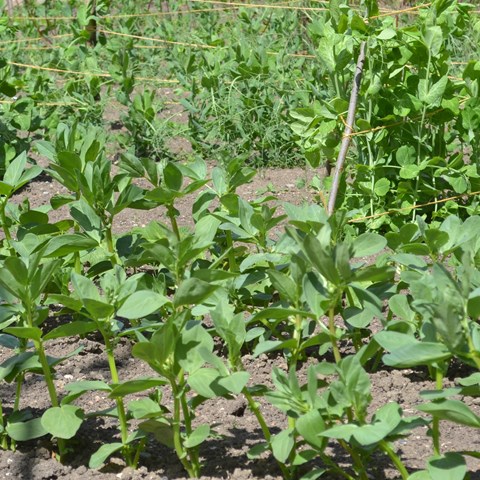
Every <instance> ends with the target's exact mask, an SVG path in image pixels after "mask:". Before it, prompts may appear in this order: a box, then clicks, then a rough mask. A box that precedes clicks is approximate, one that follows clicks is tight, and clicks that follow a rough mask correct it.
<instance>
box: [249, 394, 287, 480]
mask: <svg viewBox="0 0 480 480" xmlns="http://www.w3.org/2000/svg"><path fill="white" fill-rule="evenodd" d="M242 393H243V395H244V396H245V398H246V400H247V403H248V408H249V409H250V411H251V412H252V413H253V414H254V415H255V417H256V419H257V422H258V424H259V425H260V428H261V429H262V433H263V437H264V438H265V440H266V441H267V443H270V440H271V438H272V434H271V433H270V429H269V428H268V425H267V422H266V421H265V418H264V417H263V415H262V412H261V411H260V408H259V406H258V403H257V402H256V401H255V399H254V398H253V397H252V395H251V393H250V392H249V391H248V389H247V388H246V387H245V388H244V389H243V390H242ZM277 464H278V466H279V468H280V470H281V472H282V476H283V478H284V479H286V480H288V479H290V478H291V474H290V471H289V469H288V468H287V466H286V465H285V464H284V463H282V462H279V461H278V460H277Z"/></svg>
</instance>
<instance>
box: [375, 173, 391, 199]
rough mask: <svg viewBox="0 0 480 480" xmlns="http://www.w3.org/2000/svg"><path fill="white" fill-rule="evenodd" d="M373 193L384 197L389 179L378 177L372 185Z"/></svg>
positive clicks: (388, 185)
mask: <svg viewBox="0 0 480 480" xmlns="http://www.w3.org/2000/svg"><path fill="white" fill-rule="evenodd" d="M373 191H374V192H375V195H377V196H379V197H384V196H385V195H386V194H387V193H388V192H389V191H390V181H389V180H388V179H387V178H385V177H384V178H380V179H379V180H377V181H376V182H375V186H374V187H373Z"/></svg>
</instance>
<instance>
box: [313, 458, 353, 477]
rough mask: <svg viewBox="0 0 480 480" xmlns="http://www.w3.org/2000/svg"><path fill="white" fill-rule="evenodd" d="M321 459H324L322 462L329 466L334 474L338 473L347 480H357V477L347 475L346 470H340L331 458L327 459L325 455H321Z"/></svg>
mask: <svg viewBox="0 0 480 480" xmlns="http://www.w3.org/2000/svg"><path fill="white" fill-rule="evenodd" d="M319 457H320V458H321V459H322V462H323V463H325V465H328V467H329V468H330V470H332V471H333V472H335V473H337V474H338V475H341V476H342V477H345V478H346V479H347V480H356V478H355V477H352V476H351V475H350V474H349V473H347V472H346V471H345V470H343V469H342V468H340V467H339V466H338V465H337V464H336V463H335V462H333V461H332V460H330V458H328V457H327V455H325V454H324V453H320V454H319Z"/></svg>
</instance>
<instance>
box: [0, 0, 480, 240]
mask: <svg viewBox="0 0 480 480" xmlns="http://www.w3.org/2000/svg"><path fill="white" fill-rule="evenodd" d="M304 3H305V5H304V7H305V8H306V9H313V10H305V11H302V10H300V9H293V10H282V9H278V10H277V9H268V8H263V9H261V8H257V9H253V8H236V9H235V10H234V11H232V10H224V7H222V6H218V8H216V9H215V8H213V7H212V5H211V4H208V3H206V4H203V3H197V2H195V4H194V5H192V6H191V7H192V9H197V10H198V12H197V13H195V14H193V13H190V12H187V13H188V14H182V7H181V5H180V4H176V3H175V2H173V3H172V4H171V5H170V6H169V11H168V12H161V13H163V14H168V15H167V16H166V17H165V16H156V15H151V16H148V15H147V16H136V15H135V13H136V12H137V10H135V8H136V7H137V4H136V2H135V3H133V2H125V5H123V6H122V10H121V13H119V12H118V11H117V10H116V7H114V6H113V5H111V4H110V3H109V2H97V3H96V10H95V12H96V15H97V17H91V16H89V12H90V10H89V8H90V7H86V6H85V5H83V7H82V8H80V7H78V6H77V7H75V5H74V2H73V3H72V4H68V5H66V4H64V3H63V2H62V4H58V5H57V3H55V2H53V3H52V4H51V5H50V10H49V15H50V16H54V15H64V16H65V15H66V16H67V17H68V16H69V15H73V16H74V17H76V19H77V20H76V22H70V23H69V24H68V29H67V28H66V23H65V21H61V20H59V21H56V22H53V21H51V22H48V25H49V28H48V29H47V30H46V31H45V33H44V34H45V35H53V34H55V35H65V34H68V35H70V36H68V37H67V38H66V39H65V40H64V39H63V38H62V39H58V40H57V39H55V38H52V40H50V41H51V42H52V43H54V44H53V45H50V46H49V45H48V44H47V47H48V48H47V49H44V48H43V47H42V49H40V50H33V51H30V50H28V49H25V48H24V45H23V43H12V44H10V43H8V46H7V47H5V48H7V49H8V51H9V55H8V56H5V58H6V59H7V58H8V59H9V60H11V61H14V62H17V63H18V62H23V63H25V64H32V65H41V66H44V67H51V68H57V69H61V70H68V71H74V72H82V71H86V72H91V74H89V75H87V76H83V75H82V76H78V75H77V76H75V75H69V76H67V77H66V78H65V80H66V83H65V85H64V86H63V88H62V89H61V90H59V88H58V87H59V85H58V82H57V81H54V80H53V79H52V76H51V74H50V73H49V72H45V71H42V70H35V69H33V70H31V69H30V70H29V69H23V68H20V67H18V66H15V65H12V64H9V63H8V60H7V62H6V63H3V65H2V68H1V69H0V71H1V72H3V73H2V76H3V78H4V81H3V83H2V85H3V87H2V91H3V93H4V94H6V95H9V96H13V95H16V93H17V90H18V91H19V93H21V94H23V97H22V98H21V99H20V100H17V101H16V102H14V103H13V104H12V105H10V106H8V105H7V106H4V111H5V113H4V116H3V118H4V121H3V126H2V128H3V130H4V133H3V136H4V138H8V139H9V142H8V146H4V147H3V149H4V150H5V151H4V152H1V158H0V163H1V164H3V167H2V168H5V166H6V165H7V164H8V162H9V161H11V160H12V159H13V158H14V157H15V156H16V155H18V154H19V153H20V152H22V151H28V148H29V145H31V142H28V141H26V140H25V138H24V135H23V134H20V133H19V131H21V132H28V134H29V136H30V137H34V136H35V135H45V136H46V137H47V138H49V137H51V136H53V135H54V131H55V129H56V126H57V125H58V123H59V122H61V121H64V120H65V119H66V118H71V117H72V116H74V117H75V118H77V119H78V120H79V121H81V122H88V123H94V124H99V125H102V124H105V122H106V116H107V117H108V115H111V110H112V108H116V107H112V106H109V105H112V102H120V103H121V104H122V106H121V108H120V110H121V111H123V113H121V114H120V115H117V116H118V120H119V121H120V122H121V125H123V126H124V127H125V128H126V130H127V134H124V133H123V132H119V133H116V132H115V131H114V132H112V138H111V139H110V140H109V143H112V142H113V144H114V145H117V146H119V148H121V149H122V150H124V149H127V150H129V151H131V152H132V153H134V154H135V155H137V156H150V157H156V158H158V159H161V158H170V159H173V158H175V154H174V153H173V152H172V150H171V143H170V142H169V139H170V140H171V139H172V138H179V137H183V138H186V139H187V140H188V141H189V142H190V144H191V145H192V148H193V155H195V156H197V157H199V158H202V159H204V160H210V159H215V160H216V161H221V162H223V161H226V162H228V161H229V159H230V158H232V157H242V158H244V159H245V160H246V161H247V162H248V163H249V164H250V165H252V166H254V167H256V168H258V167H263V166H270V167H277V166H293V165H300V164H303V163H304V162H305V158H306V160H307V161H308V162H309V164H310V165H311V166H313V167H314V168H317V167H318V166H320V165H322V164H326V165H327V166H330V167H331V166H334V164H335V160H336V158H337V156H338V152H339V149H340V144H341V140H342V132H343V130H344V128H345V116H346V111H347V108H348V102H349V96H350V90H351V82H352V77H353V71H354V68H355V63H356V58H357V55H358V49H359V45H360V43H361V42H362V41H366V42H367V58H366V62H365V66H364V72H363V82H362V87H361V91H360V101H359V104H358V107H357V110H358V111H357V119H356V130H357V132H360V133H359V134H354V135H353V137H352V148H351V150H350V153H349V156H348V161H347V171H346V175H345V177H344V178H349V182H348V188H347V183H346V182H343V183H342V185H341V189H340V198H339V201H338V206H342V205H343V207H345V208H346V209H347V210H349V212H351V215H352V216H353V217H356V218H357V219H363V218H364V217H369V218H368V219H365V220H364V221H363V226H362V227H361V228H363V229H364V228H365V227H368V228H369V229H373V230H380V231H388V230H394V231H395V230H398V228H399V227H400V226H401V223H402V222H403V217H405V218H410V217H411V218H412V220H414V219H415V216H416V214H417V213H416V212H417V209H415V208H413V207H416V206H417V205H422V204H424V203H431V204H430V205H429V206H427V207H425V208H424V209H422V210H420V212H421V213H422V214H423V213H427V214H428V216H429V218H430V219H432V220H436V219H442V218H446V216H448V215H449V214H451V213H455V214H458V215H459V216H460V217H461V218H466V217H467V216H468V215H471V214H476V213H478V212H477V208H478V207H477V202H476V201H475V198H474V197H470V194H471V193H472V192H476V191H478V190H479V189H480V188H479V182H478V178H479V172H478V164H477V162H476V160H475V159H476V157H477V153H478V152H477V150H478V145H477V144H478V135H476V132H477V130H478V126H479V125H478V118H477V117H478V115H477V114H476V110H477V96H478V95H477V94H478V82H479V78H478V65H477V63H478V62H477V61H476V59H472V56H474V55H475V54H474V51H475V50H474V48H473V45H475V43H476V42H478V23H477V17H475V16H474V15H472V14H471V13H470V12H471V10H472V6H471V5H469V4H466V3H459V2H458V1H456V0H448V1H443V0H442V1H440V0H438V1H435V2H433V3H432V5H430V6H429V7H428V8H427V7H425V8H419V9H418V10H416V11H415V12H413V13H416V15H413V13H412V14H411V15H410V16H408V12H407V13H406V14H403V16H402V15H396V16H389V15H386V14H383V13H382V12H380V10H379V8H378V5H377V4H376V2H363V4H362V5H361V6H360V7H357V6H355V7H354V8H352V7H349V6H348V5H343V6H342V5H340V4H339V3H338V2H330V3H328V2H325V4H318V3H316V2H304ZM32 8H34V7H32V6H30V7H29V10H28V11H29V12H30V13H31V14H32V13H35V12H36V14H37V15H43V14H45V11H44V10H42V8H43V7H38V10H35V11H34V12H33V11H32V10H31V9H32ZM35 8H37V7H35ZM296 8H297V7H296ZM322 8H323V9H324V10H326V11H323V10H322V11H318V10H315V9H322ZM362 8H363V10H362ZM203 10H207V11H203ZM152 13H153V12H152ZM172 13H176V14H175V15H172ZM122 15H125V16H122ZM129 15H132V16H129ZM15 18H16V17H14V19H13V20H10V21H8V20H7V18H6V17H4V20H5V25H4V27H3V28H4V31H5V38H6V39H8V38H11V39H12V40H6V42H10V41H13V39H14V38H15V36H16V35H17V32H18V30H19V29H21V30H22V32H23V34H24V35H25V36H30V35H31V36H35V31H36V29H38V24H37V22H33V23H31V24H27V25H25V21H24V20H15ZM92 18H96V19H97V22H98V29H99V30H98V32H99V33H98V41H97V43H96V44H95V46H93V47H92V45H91V42H90V34H89V30H88V29H89V26H90V24H91V21H92ZM367 18H368V19H369V20H366V19H367ZM165 19H168V21H164V20H165ZM213 25H215V28H213V27H212V26H213ZM25 26H28V28H26V29H25ZM108 31H114V32H117V33H120V34H121V36H118V35H111V34H109V33H108ZM192 31H193V32H194V35H193V36H192V35H191V32H192ZM105 32H107V33H105ZM37 34H38V32H37ZM138 37H140V38H138ZM141 37H146V38H150V39H152V38H153V39H159V40H160V41H163V40H166V41H167V42H169V41H172V42H177V43H173V44H166V45H165V44H162V43H160V44H159V43H158V42H157V43H155V42H150V44H149V45H145V42H144V41H142V40H141ZM46 38H47V40H48V36H47V37H46ZM228 39H242V40H241V41H239V42H232V41H231V40H228ZM144 46H149V47H154V49H143V48H141V47H144ZM53 47H58V48H53ZM164 47H165V48H164ZM292 54H293V55H292ZM95 72H103V73H99V74H98V75H95ZM13 76H15V80H12V77H13ZM140 79H141V80H140ZM145 79H147V80H145ZM155 79H157V80H159V81H158V82H157V83H155V82H154V83H151V82H150V86H149V87H147V86H146V83H145V82H147V84H148V82H149V81H154V80H155ZM162 79H165V80H167V81H172V80H173V81H175V82H178V83H173V84H172V83H170V84H169V83H162ZM8 82H10V83H8ZM162 86H163V87H165V88H168V90H169V91H171V90H175V94H176V95H174V98H173V99H172V98H171V93H170V94H169V95H170V97H169V98H164V97H162V94H164V93H163V92H165V91H166V90H164V89H163V88H162ZM159 88H160V89H159ZM59 94H60V95H59ZM177 95H178V97H177ZM172 100H173V103H176V102H177V101H178V102H179V103H181V105H182V108H184V109H185V112H186V113H187V115H188V124H187V125H185V124H183V125H182V124H179V123H178V121H177V118H176V114H171V113H166V112H168V109H169V108H171V106H170V105H169V104H170V103H172ZM59 101H60V103H62V105H60V106H59V105H58V102H59ZM52 102H53V103H54V104H53V105H52ZM117 106H118V104H117ZM17 132H18V133H17ZM6 145H7V143H6ZM114 148H115V147H114ZM465 158H467V159H468V161H465ZM0 166H1V165H0ZM310 187H311V188H314V189H316V190H318V194H319V198H323V197H326V196H327V194H328V191H329V189H330V187H331V185H330V180H329V179H328V178H327V179H326V180H325V181H322V180H320V179H319V178H315V179H314V182H313V184H312V185H311V186H310ZM351 187H353V188H351ZM455 195H465V197H464V201H460V202H459V201H451V202H442V200H443V199H445V198H448V197H451V196H455ZM438 201H440V203H438ZM391 210H396V212H397V214H396V215H394V216H390V215H382V214H383V213H386V212H388V211H391ZM360 225H362V222H360V223H357V226H360ZM359 228H360V227H359Z"/></svg>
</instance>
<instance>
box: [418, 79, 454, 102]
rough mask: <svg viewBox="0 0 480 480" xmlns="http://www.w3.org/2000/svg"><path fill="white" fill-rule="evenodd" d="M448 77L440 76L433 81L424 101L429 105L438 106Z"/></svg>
mask: <svg viewBox="0 0 480 480" xmlns="http://www.w3.org/2000/svg"><path fill="white" fill-rule="evenodd" d="M447 84H448V77H447V76H445V77H442V78H441V79H440V80H439V81H438V82H436V83H434V84H433V85H432V86H431V87H430V89H429V91H428V93H427V96H426V97H425V99H424V102H425V103H426V104H427V105H428V106H429V107H430V108H431V107H438V106H439V105H440V103H441V102H442V98H443V94H444V93H445V89H446V88H447Z"/></svg>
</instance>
